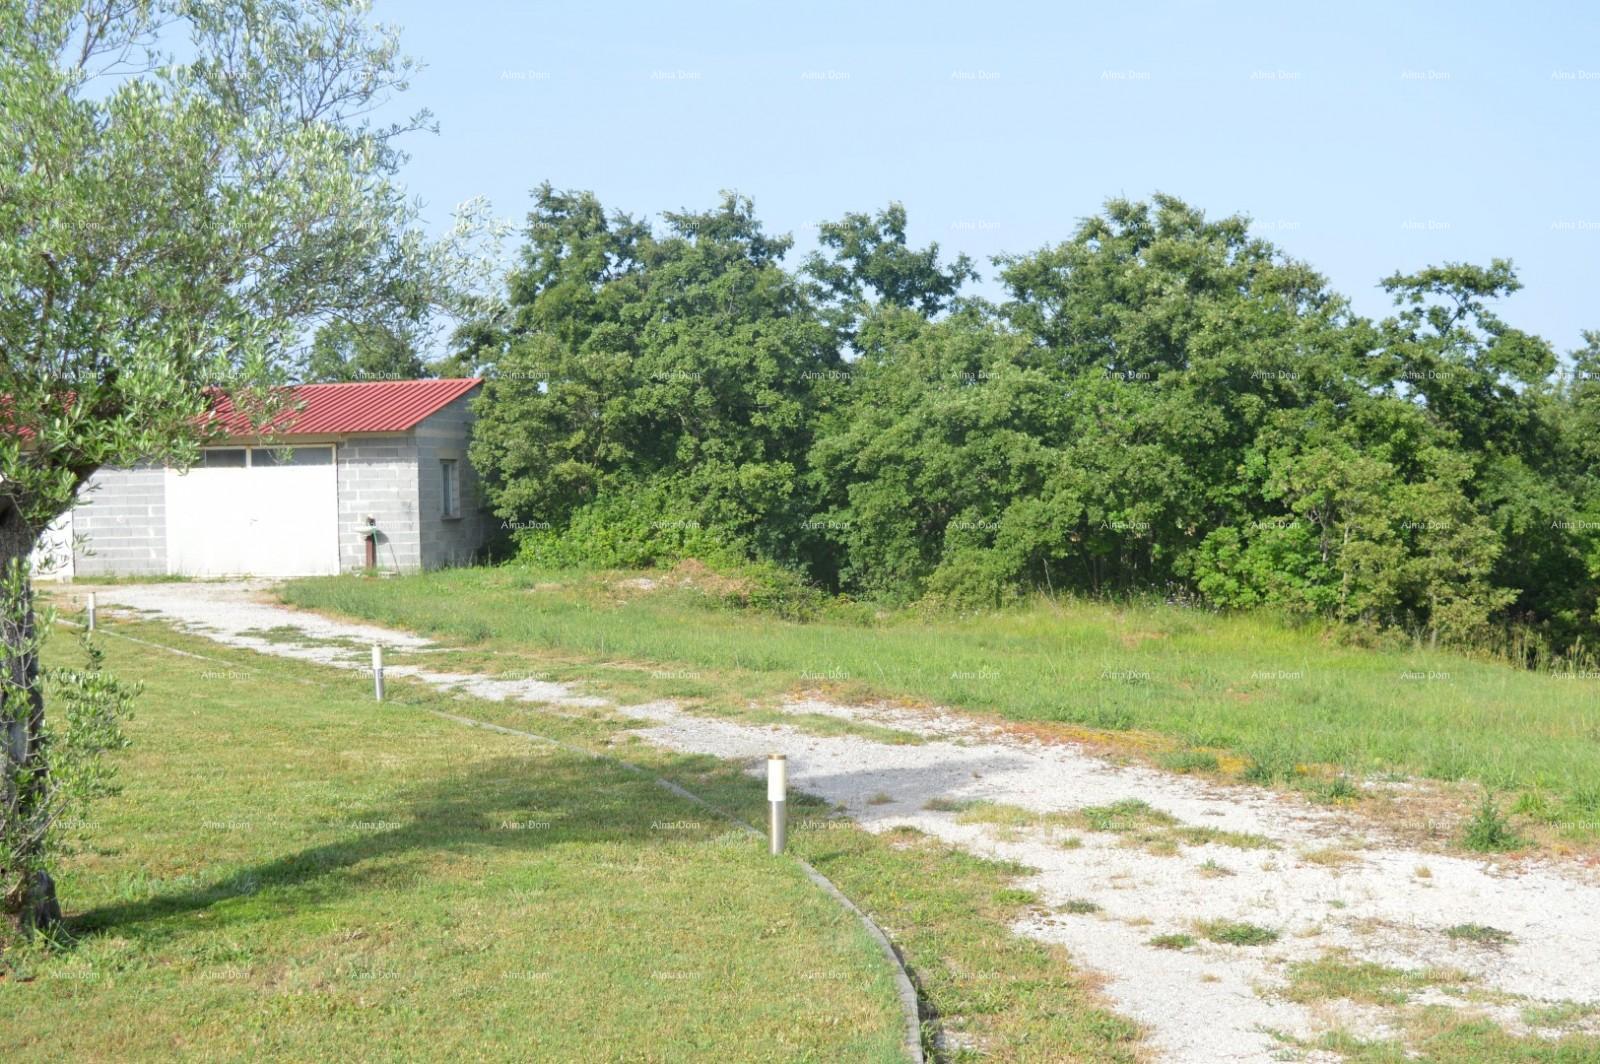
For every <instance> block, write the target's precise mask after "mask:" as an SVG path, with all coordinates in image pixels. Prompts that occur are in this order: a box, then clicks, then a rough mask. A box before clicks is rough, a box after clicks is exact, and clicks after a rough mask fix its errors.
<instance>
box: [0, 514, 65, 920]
mask: <svg viewBox="0 0 1600 1064" xmlns="http://www.w3.org/2000/svg"><path fill="white" fill-rule="evenodd" d="M33 544H34V535H33V529H32V528H31V526H30V525H29V523H28V522H27V521H26V520H25V519H24V518H23V515H22V514H21V513H20V512H19V511H18V509H17V508H16V507H15V506H13V505H10V504H9V501H8V500H0V670H3V671H4V675H5V682H4V683H0V831H3V832H14V833H16V839H20V840H23V841H21V842H20V843H16V842H15V841H14V840H7V841H8V842H11V843H13V846H14V848H13V847H8V850H10V851H11V856H12V867H9V868H6V867H0V890H3V896H0V910H3V912H4V916H5V920H6V922H7V923H9V924H10V925H11V929H12V930H21V931H25V930H30V929H33V928H39V927H48V926H50V925H52V924H54V923H56V922H57V921H59V920H60V919H61V907H60V906H59V905H58V904H57V902H56V892H55V881H54V880H53V879H51V877H50V875H49V873H47V872H46V871H45V870H44V869H43V868H40V867H38V865H37V858H38V856H39V854H40V848H41V845H42V840H41V839H39V838H36V837H35V835H36V832H34V831H33V830H32V829H33V826H34V822H35V820H36V817H37V815H38V814H39V813H40V812H42V810H40V808H39V807H40V805H41V803H42V800H43V797H44V794H45V787H46V785H47V783H48V780H47V776H46V765H45V762H44V757H43V753H44V751H43V744H42V739H43V734H44V690H43V688H42V686H41V684H40V677H39V653H38V644H37V640H36V639H35V630H34V624H35V618H34V613H33V583H32V579H31V575H30V573H29V571H28V564H29V556H30V554H31V553H32V551H33Z"/></svg>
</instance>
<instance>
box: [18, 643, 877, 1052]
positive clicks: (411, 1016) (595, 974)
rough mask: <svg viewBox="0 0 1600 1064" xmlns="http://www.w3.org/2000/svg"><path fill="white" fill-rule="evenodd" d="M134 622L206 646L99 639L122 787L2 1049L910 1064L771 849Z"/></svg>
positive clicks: (72, 866) (862, 943)
mask: <svg viewBox="0 0 1600 1064" xmlns="http://www.w3.org/2000/svg"><path fill="white" fill-rule="evenodd" d="M140 630H141V631H142V632H144V633H145V634H149V635H152V637H154V638H158V639H160V640H162V641H164V642H167V643H171V644H173V645H179V646H183V647H186V648H188V649H190V650H192V651H195V652H198V653H203V654H207V655H212V656H214V659H213V660H197V659H195V658H192V657H181V656H176V655H172V654H168V653H163V652H160V651H156V650H153V649H149V648H145V647H141V646H138V645H136V644H133V643H130V642H127V641H125V640H122V639H118V638H115V637H114V636H111V635H109V634H108V635H106V636H104V637H102V643H103V645H104V646H105V648H106V650H107V652H108V658H109V661H108V664H109V666H110V667H111V668H112V670H113V671H115V672H116V673H117V674H118V675H119V676H121V677H123V678H125V679H129V680H138V681H140V682H142V683H143V684H144V685H145V693H144V695H143V697H142V698H141V699H140V700H139V704H138V711H137V713H138V715H137V717H136V719H135V720H134V721H133V722H132V725H131V728H130V732H131V737H132V738H133V740H134V745H133V747H132V748H131V749H130V750H129V751H127V752H126V753H124V754H122V755H119V760H120V761H121V763H122V780H123V782H124V785H125V789H124V792H123V793H122V795H121V796H119V797H117V798H115V799H112V800H109V801H107V802H104V803H102V804H100V805H98V806H95V807H92V808H91V809H89V810H88V814H87V824H86V829H85V835H86V840H85V845H84V847H83V848H82V849H81V851H80V852H79V853H78V854H76V855H75V856H72V857H70V858H67V859H65V860H63V861H62V862H61V863H60V864H59V866H58V868H57V872H58V878H59V881H60V889H61V896H62V899H63V901H64V903H65V907H66V909H67V911H68V916H69V920H68V930H69V932H70V935H71V938H72V941H71V942H70V944H67V945H65V946H63V947H61V948H58V949H55V950H36V949H30V950H26V951H23V952H22V953H20V955H19V954H13V955H12V956H10V957H8V958H7V960H8V961H9V964H10V966H9V970H0V1015H3V1016H4V1022H3V1023H0V1060H7V1061H21V1060H73V1061H84V1060H107V1061H109V1060H118V1061H125V1060H156V1059H172V1058H174V1057H178V1056H185V1057H193V1058H197V1059H206V1060H258V1059H267V1058H276V1059H291V1060H337V1059H341V1058H342V1059H349V1060H396V1061H415V1060H469V1059H477V1060H484V1059H489V1060H595V1061H600V1060H639V1061H644V1060H649V1061H669V1060H684V1061H687V1060H741V1061H742V1060H782V1061H789V1060H814V1061H829V1062H831V1061H841V1060H852V1061H854V1060H863V1061H890V1060H897V1059H903V1057H902V1056H901V1053H900V1050H899V1039H900V1036H901V1034H902V1031H903V1023H902V1018H901V1014H900V1012H899V1009H898V1006H897V1002H896V999H895V997H894V992H893V986H892V982H891V979H890V974H889V970H888V966H887V964H886V962H885V961H884V958H883V957H882V955H881V954H880V953H879V952H878V950H877V948H876V947H875V946H874V944H873V943H872V942H871V941H870V940H869V939H868V937H867V936H866V934H865V933H864V932H863V931H862V929H861V927H860V925H859V924H858V923H857V922H856V921H855V919H854V918H853V917H851V916H849V915H847V914H845V913H844V912H843V911H842V910H841V909H840V908H839V907H838V906H836V905H835V904H834V903H833V902H832V901H831V900H829V899H828V898H827V897H826V896H824V895H823V894H822V893H820V892H819V891H818V890H817V889H816V888H815V887H814V886H813V885H812V884H810V883H809V881H807V880H806V879H805V878H804V876H803V875H802V874H801V872H800V870H799V869H798V867H797V866H796V865H795V864H794V863H793V862H791V861H787V860H782V859H776V860H775V859H772V858H770V857H768V856H767V855H766V854H765V852H764V849H763V847H762V845H761V843H760V842H759V840H755V839H752V838H750V837H749V836H747V835H745V834H744V833H742V832H737V831H734V830H730V828H729V827H728V826H727V825H726V823H725V822H723V821H720V820H718V819H715V818H710V817H708V816H707V815H706V813H705V811H704V810H702V809H700V808H698V807H696V806H694V805H692V804H689V803H687V802H684V801H682V800H681V799H678V798H675V797H674V796H672V795H670V794H668V793H666V792H665V791H664V790H663V789H662V788H660V787H658V786H656V785H655V784H654V783H653V782H652V781H651V780H650V779H648V778H644V777H641V776H638V775H634V774H630V773H628V772H625V771H623V770H621V769H620V768H617V767H615V766H614V765H611V764H608V763H607V762H604V761H600V760H595V759H590V758H586V757H583V756H581V755H577V754H571V753H564V752H560V751H558V750H555V749H553V748H551V747H548V746H541V745H536V744H532V743H529V742H527V741H525V740H521V739H517V738H513V737H508V736H503V735H497V734H493V733H490V732H486V731H482V730H477V729H470V728H464V727H462V726H460V725H458V724H454V723H450V722H448V721H445V720H441V719H439V718H437V717H434V716H431V715H428V714H426V713H423V712H420V711H419V709H418V708H417V706H416V705H414V704H410V705H408V704H406V703H405V702H404V700H403V698H402V699H399V700H396V701H393V702H389V703H386V704H384V705H382V706H378V705H375V704H373V702H372V701H371V698H370V694H369V693H368V689H367V681H365V680H363V679H362V678H361V677H360V676H359V675H350V674H346V673H340V672H338V671H335V670H330V669H317V668H316V667H314V666H305V665H300V664H297V663H292V662H284V661H279V660H275V659H269V658H264V657H260V656H257V655H253V654H248V653H244V652H230V651H226V650H221V649H219V648H217V647H215V646H214V645H212V644H209V643H205V642H203V641H199V640H194V639H186V638H183V637H180V636H177V635H176V634H174V633H171V632H166V631H165V630H161V629H157V628H156V626H153V625H143V626H140ZM49 649H50V653H51V656H52V657H53V658H54V659H55V660H57V661H62V660H67V659H69V658H72V657H74V656H76V654H77V649H76V646H75V645H74V643H73V641H72V640H71V638H69V637H68V636H67V635H66V634H65V633H62V634H60V635H58V637H57V638H56V639H55V640H54V641H53V642H52V643H51V645H50V648H49ZM396 687H397V688H398V689H399V694H401V695H404V693H405V687H404V685H403V684H396ZM451 705H452V707H453V708H455V709H456V711H457V712H462V711H463V710H462V708H461V707H462V703H460V702H452V703H451Z"/></svg>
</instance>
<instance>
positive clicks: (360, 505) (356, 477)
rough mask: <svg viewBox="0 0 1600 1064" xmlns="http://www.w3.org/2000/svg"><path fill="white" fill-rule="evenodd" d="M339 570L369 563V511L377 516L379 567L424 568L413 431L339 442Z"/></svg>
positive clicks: (337, 458)
mask: <svg viewBox="0 0 1600 1064" xmlns="http://www.w3.org/2000/svg"><path fill="white" fill-rule="evenodd" d="M334 461H336V462H337V463H338V466H339V468H338V475H339V568H340V569H342V570H351V569H360V568H361V567H362V566H364V565H365V564H366V540H365V538H364V534H365V532H366V530H367V515H368V514H371V515H372V516H373V517H375V518H377V521H378V532H379V533H380V536H379V539H378V568H379V569H388V570H392V571H398V572H409V571H412V570H415V569H420V568H421V567H422V537H421V534H420V532H419V529H418V519H417V513H418V511H417V444H416V441H415V439H414V438H413V436H412V434H411V433H405V434H398V435H394V436H358V437H354V438H351V439H348V440H346V441H345V442H344V443H341V444H340V445H339V449H338V451H337V453H336V454H335V457H334Z"/></svg>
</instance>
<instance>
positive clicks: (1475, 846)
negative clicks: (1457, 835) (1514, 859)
mask: <svg viewBox="0 0 1600 1064" xmlns="http://www.w3.org/2000/svg"><path fill="white" fill-rule="evenodd" d="M1461 845H1462V846H1463V847H1465V848H1466V849H1469V850H1472V851H1474V852H1476V853H1504V852H1506V851H1508V850H1517V849H1521V848H1522V847H1524V846H1526V845H1528V842H1527V840H1526V839H1524V838H1522V837H1521V836H1520V835H1518V834H1517V832H1516V831H1515V829H1513V828H1512V826H1511V822H1510V821H1509V820H1507V819H1506V817H1505V814H1503V813H1502V812H1500V807H1499V806H1498V805H1496V804H1495V800H1494V798H1493V797H1491V796H1490V795H1487V794H1485V795H1484V796H1483V801H1482V803H1481V804H1479V806H1478V811H1477V812H1476V813H1474V814H1473V815H1472V819H1470V820H1468V821H1467V825H1466V827H1465V829H1463V831H1462V834H1461Z"/></svg>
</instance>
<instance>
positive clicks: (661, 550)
mask: <svg viewBox="0 0 1600 1064" xmlns="http://www.w3.org/2000/svg"><path fill="white" fill-rule="evenodd" d="M664 220H665V225H664V228H663V231H662V232H661V233H655V232H653V231H652V230H651V229H650V227H648V226H646V225H644V224H642V223H639V222H636V221H634V220H633V219H631V218H629V217H627V216H626V215H621V214H614V215H609V216H608V215H606V214H605V213H604V211H603V210H601V208H600V206H599V204H598V203H597V202H596V201H595V200H594V198H593V196H591V195H589V194H587V193H558V192H555V191H554V190H552V189H551V188H550V187H549V186H548V185H546V186H544V187H542V188H541V189H540V190H539V191H538V193H537V194H536V202H535V206H534V210H533V213H532V215H531V217H530V220H529V227H528V244H527V248H526V251H525V253H524V256H523V262H522V266H521V268H520V269H519V270H517V271H516V272H515V273H514V274H513V276H512V277H511V279H510V282H509V285H508V288H509V298H508V301H507V302H508V306H507V307H506V308H505V310H504V311H503V313H502V315H501V321H500V323H498V324H497V323H494V322H491V323H488V324H487V325H482V326H480V325H474V326H473V327H471V328H469V329H467V330H464V331H463V334H462V335H463V336H464V337H465V339H466V340H467V342H468V343H469V344H471V345H472V348H473V351H474V354H473V356H472V357H473V359H474V360H475V361H476V362H477V363H478V364H480V365H483V366H484V367H485V369H486V372H487V374H488V376H489V378H490V379H489V382H488V384H487V386H486V389H485V395H484V398H483V400H482V401H481V403H480V404H479V411H480V416H479V420H478V423H477V427H476V429H475V432H474V441H473V450H472V454H473V460H474V462H475V463H476V464H477V465H478V468H479V469H481V470H483V471H484V474H485V478H486V481H487V483H488V485H489V490H490V496H491V499H492V500H493V502H494V504H495V507H496V510H497V512H498V513H499V514H500V516H501V517H502V518H504V519H505V520H506V521H507V522H508V523H510V524H512V525H513V526H514V527H519V528H521V529H522V530H524V531H526V532H528V533H531V535H529V536H525V537H524V539H525V540H528V541H529V542H530V543H531V544H532V546H531V547H530V549H539V550H566V549H569V548H573V542H572V541H571V540H570V539H569V540H568V541H567V542H566V544H565V545H562V544H560V543H556V542H553V541H554V540H559V539H560V533H561V530H563V529H566V528H567V527H568V526H569V525H571V524H572V522H574V521H575V520H577V521H580V523H582V526H583V528H584V529H585V533H584V536H583V539H582V543H581V544H579V545H578V547H576V548H575V549H580V550H586V551H592V550H593V549H595V548H596V545H597V544H599V543H602V542H615V543H622V542H626V543H627V544H629V546H627V547H626V549H625V550H623V551H622V553H620V554H618V555H616V559H617V560H619V561H621V560H631V561H633V562H649V561H653V560H656V559H658V558H667V557H672V556H676V555H677V554H678V553H679V552H680V551H682V550H684V549H685V544H687V543H688V542H691V541H692V542H693V543H695V544H697V545H698V546H697V549H701V550H704V549H711V548H713V547H714V546H716V545H721V546H722V547H726V548H727V549H729V550H732V551H741V550H745V549H754V550H757V551H759V552H761V553H764V554H767V555H770V556H773V557H778V558H784V559H787V560H794V559H796V558H797V557H798V556H799V555H800V554H802V553H803V552H804V550H805V543H804V541H805V530H804V529H803V527H802V525H803V523H804V519H805V514H806V511H807V509H808V505H807V503H806V501H805V500H804V498H803V497H802V494H801V482H800V481H801V465H800V463H801V461H802V459H803V455H804V453H805V449H806V447H807V446H808V445H809V439H810V436H811V432H812V425H813V421H814V413H815V409H816V406H817V404H818V402H819V401H820V394H821V392H820V389H819V384H821V383H822V382H824V381H826V379H827V378H828V377H829V376H830V375H831V374H834V373H837V372H838V371H839V368H840V362H839V359H838V355H837V352H836V350H835V349H834V347H833V345H832V339H831V336H830V334H829V332H828V330H827V329H826V328H825V327H824V325H823V324H822V323H821V322H820V321H819V320H818V317H817V315H816V314H815V313H814V311H813V309H812V307H811V305H810V303H809V301H808V298H807V295H806V293H805V291H804V289H803V288H802V286H801V285H800V284H798V283H797V281H796V280H795V278H794V277H793V276H791V275H790V274H789V273H788V272H787V271H785V270H784V269H783V268H782V265H781V259H782V257H783V255H784V254H785V253H786V252H787V251H788V250H789V247H790V241H789V238H788V237H771V236H768V235H767V234H766V233H765V232H764V231H763V230H762V227H761V224H760V222H759V221H758V220H757V219H756V217H755V214H754V211H753V208H752V205H751V204H750V201H749V200H747V199H744V198H741V197H738V196H735V195H732V194H727V195H725V196H724V197H723V200H722V202H721V203H720V204H719V205H718V206H717V207H716V208H714V209H712V210H709V211H704V212H672V213H668V214H666V215H665V216H664ZM580 511H587V513H586V514H585V515H581V516H580V513H579V512H580ZM622 525H626V526H627V528H628V531H627V534H626V535H621V529H620V526H622ZM602 526H603V527H609V528H610V530H611V531H610V532H609V533H606V534H602V533H601V532H600V531H599V529H600V527H602ZM547 533H549V534H547ZM617 536H620V537H621V538H616V537H617ZM619 549H620V548H619Z"/></svg>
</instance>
